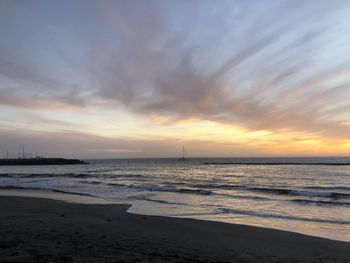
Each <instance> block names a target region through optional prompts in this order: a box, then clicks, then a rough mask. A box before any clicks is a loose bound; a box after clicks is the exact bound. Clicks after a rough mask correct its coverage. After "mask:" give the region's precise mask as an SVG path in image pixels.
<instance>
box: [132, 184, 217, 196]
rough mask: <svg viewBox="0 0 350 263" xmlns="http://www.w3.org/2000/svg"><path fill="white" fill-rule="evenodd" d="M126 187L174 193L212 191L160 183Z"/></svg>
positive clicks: (209, 192)
mask: <svg viewBox="0 0 350 263" xmlns="http://www.w3.org/2000/svg"><path fill="white" fill-rule="evenodd" d="M128 188H133V189H138V190H147V191H158V192H175V193H185V194H200V195H210V194H212V193H213V192H212V191H209V190H204V189H192V188H176V187H171V186H161V185H152V184H150V185H147V184H146V185H135V184H131V185H128Z"/></svg>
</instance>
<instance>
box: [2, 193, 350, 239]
mask: <svg viewBox="0 0 350 263" xmlns="http://www.w3.org/2000/svg"><path fill="white" fill-rule="evenodd" d="M2 196H14V197H23V198H26V197H28V198H41V199H49V200H55V201H63V202H68V203H75V204H102V205H104V204H109V205H113V204H114V205H123V206H127V209H126V210H125V212H126V213H129V214H134V215H140V216H158V217H164V218H175V219H176V218H177V219H192V220H199V221H208V222H216V223H223V224H229V225H237V226H249V227H257V228H263V229H271V230H277V231H283V232H287V233H294V234H300V235H305V236H309V237H314V238H322V239H327V240H331V241H340V242H348V243H349V244H350V239H349V240H342V239H336V238H330V237H327V236H322V235H312V234H308V233H305V232H298V231H296V230H295V231H293V230H289V229H283V228H277V227H275V228H273V227H268V226H264V225H261V224H248V223H246V224H245V223H240V222H229V221H224V220H216V219H210V218H196V217H186V216H171V215H160V214H153V213H145V212H144V213H143V212H142V211H141V212H140V211H139V206H140V204H137V203H132V202H130V203H127V202H120V201H116V200H107V199H103V198H99V197H95V196H92V195H88V194H79V193H68V192H63V191H57V190H48V189H35V188H34V189H29V188H12V187H11V188H0V198H1V197H2Z"/></svg>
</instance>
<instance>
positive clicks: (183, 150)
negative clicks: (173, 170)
mask: <svg viewBox="0 0 350 263" xmlns="http://www.w3.org/2000/svg"><path fill="white" fill-rule="evenodd" d="M178 161H186V158H185V146H184V145H182V158H179V159H178Z"/></svg>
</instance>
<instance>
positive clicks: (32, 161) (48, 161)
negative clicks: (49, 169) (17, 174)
mask: <svg viewBox="0 0 350 263" xmlns="http://www.w3.org/2000/svg"><path fill="white" fill-rule="evenodd" d="M65 164H88V163H87V162H84V161H81V160H78V159H65V158H25V159H0V165H65Z"/></svg>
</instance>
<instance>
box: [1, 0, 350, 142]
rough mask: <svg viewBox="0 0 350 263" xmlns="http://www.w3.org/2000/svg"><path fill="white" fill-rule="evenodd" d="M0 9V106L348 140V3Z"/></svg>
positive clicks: (83, 4)
mask: <svg viewBox="0 0 350 263" xmlns="http://www.w3.org/2000/svg"><path fill="white" fill-rule="evenodd" d="M0 10H1V11H0V34H1V36H2V37H1V41H0V105H2V107H5V106H6V107H10V108H11V107H13V108H23V110H30V111H36V112H38V115H40V112H41V111H52V112H60V111H66V112H67V114H69V112H74V111H77V110H78V111H83V112H84V111H89V110H91V108H93V109H99V110H105V109H108V110H110V109H115V110H116V111H120V110H122V111H123V112H127V114H133V115H135V114H136V115H138V116H141V118H146V119H149V120H151V121H152V120H157V123H159V121H160V122H161V123H163V125H164V126H167V125H171V124H174V123H178V122H183V121H189V120H197V121H212V122H216V123H221V124H223V125H231V126H233V127H240V128H243V129H246V130H248V131H260V130H264V131H266V130H267V131H270V132H272V133H274V134H279V133H281V134H283V133H285V132H299V133H305V134H309V135H313V136H318V137H320V138H337V139H339V140H345V141H346V140H349V139H350V119H349V116H350V115H349V114H350V100H349V95H350V87H349V83H350V78H349V77H348V76H349V73H350V57H349V54H350V46H349V45H348V43H349V37H348V36H349V35H350V34H349V33H350V18H349V17H348V13H349V12H350V4H349V3H348V2H347V1H334V2H332V3H330V2H329V1H308V2H304V1H267V0H266V1H261V2H259V3H249V2H247V1H235V2H232V1H220V3H215V2H213V1H191V2H188V1H166V2H165V1H147V2H139V1H103V2H98V1H75V2H74V3H72V2H70V1H61V2H59V3H58V2H54V1H26V2H23V1H2V2H1V3H0ZM7 111H8V115H9V116H10V115H11V114H12V115H13V116H12V117H13V119H14V121H16V116H14V115H15V114H14V113H11V110H9V109H8V108H7ZM67 120H69V116H68V118H67ZM71 122H76V120H75V119H74V120H73V119H72V120H71ZM125 125H128V124H127V123H126V124H125ZM140 136H141V137H142V132H140ZM179 136H180V137H181V135H179Z"/></svg>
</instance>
